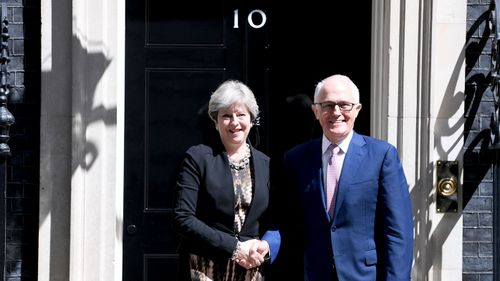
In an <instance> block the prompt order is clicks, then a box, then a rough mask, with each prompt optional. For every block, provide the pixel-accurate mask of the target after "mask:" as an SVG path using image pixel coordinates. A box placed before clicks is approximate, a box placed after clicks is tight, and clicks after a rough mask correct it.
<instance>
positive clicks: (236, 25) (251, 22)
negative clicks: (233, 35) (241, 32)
mask: <svg viewBox="0 0 500 281" xmlns="http://www.w3.org/2000/svg"><path fill="white" fill-rule="evenodd" d="M255 13H257V14H259V15H260V17H261V18H262V21H261V22H260V24H255V23H254V22H253V18H252V16H253V14H255ZM247 21H248V24H249V25H250V26H251V27H253V28H255V29H259V28H261V27H263V26H264V25H265V24H266V21H267V16H266V13H264V11H262V10H258V9H256V10H253V11H251V12H250V13H249V14H248V18H247ZM233 28H240V26H239V17H238V9H236V10H234V25H233Z"/></svg>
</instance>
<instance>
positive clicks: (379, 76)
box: [371, 0, 467, 281]
mask: <svg viewBox="0 0 500 281" xmlns="http://www.w3.org/2000/svg"><path fill="white" fill-rule="evenodd" d="M372 3H373V21H374V22H373V29H372V30H373V32H372V46H373V48H372V90H373V91H372V99H371V100H372V105H371V112H372V126H371V128H372V135H373V136H375V137H379V138H382V139H386V140H388V141H389V142H391V143H392V144H394V145H395V146H396V147H397V148H398V150H399V153H400V156H401V159H402V161H403V166H404V169H405V172H406V176H407V178H408V181H409V184H410V191H411V197H412V207H413V215H414V224H415V227H414V237H415V243H414V266H413V271H412V280H450V281H451V280H461V278H462V213H461V210H462V206H461V198H462V193H461V191H460V192H459V202H460V205H459V212H458V213H446V214H441V213H437V212H436V206H435V178H436V177H435V166H436V162H437V161H438V160H458V161H459V163H460V165H459V167H460V168H459V170H460V175H461V174H462V172H461V171H462V167H463V162H462V155H461V150H462V144H463V123H464V120H463V102H464V94H463V92H464V88H465V74H464V73H465V72H464V66H465V52H464V50H465V30H466V9H467V3H466V1H465V0H460V1H458V2H457V1H455V0H443V1H428V0H420V1H389V0H382V1H373V2H372Z"/></svg>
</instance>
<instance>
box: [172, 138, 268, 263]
mask: <svg viewBox="0 0 500 281" xmlns="http://www.w3.org/2000/svg"><path fill="white" fill-rule="evenodd" d="M251 155H252V157H251V164H252V165H251V169H252V182H253V198H252V202H251V205H250V207H249V209H248V212H247V216H246V219H245V222H244V224H243V226H242V229H241V232H240V233H239V235H237V234H236V233H235V232H234V214H235V213H234V206H235V202H234V200H235V198H234V187H233V177H232V174H231V169H230V167H229V161H228V158H227V153H226V152H225V150H223V149H220V148H212V147H209V146H206V145H196V146H193V147H191V148H190V149H188V150H187V152H186V154H185V157H184V159H183V161H182V163H181V166H180V172H179V175H178V179H177V185H176V203H175V209H174V218H175V225H176V228H177V230H178V232H179V234H181V239H182V241H181V251H184V253H186V252H187V253H196V254H199V255H203V256H207V257H212V258H216V257H220V258H229V257H231V255H232V253H233V251H234V249H235V247H236V242H237V236H238V237H239V238H238V239H239V240H240V241H245V240H248V239H251V238H259V237H260V236H261V235H262V234H263V232H264V231H265V228H267V227H268V225H266V224H267V223H266V222H264V221H265V217H266V216H265V213H266V210H267V207H268V204H269V188H270V184H269V157H268V156H266V155H265V154H263V153H262V152H260V151H258V150H256V149H255V148H253V147H251Z"/></svg>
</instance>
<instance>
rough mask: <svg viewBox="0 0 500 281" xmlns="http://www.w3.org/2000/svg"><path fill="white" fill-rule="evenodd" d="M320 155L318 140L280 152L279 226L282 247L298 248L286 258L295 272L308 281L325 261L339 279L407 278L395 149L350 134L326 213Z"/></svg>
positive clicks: (407, 246)
mask: <svg viewBox="0 0 500 281" xmlns="http://www.w3.org/2000/svg"><path fill="white" fill-rule="evenodd" d="M321 156H322V151H321V139H315V140H312V141H309V142H307V143H304V144H302V145H299V146H296V147H294V148H292V149H291V150H289V151H288V152H287V153H286V154H285V160H284V169H285V170H284V172H285V176H286V178H287V183H288V185H287V187H288V188H290V194H291V197H290V198H289V200H291V201H289V205H290V206H293V207H292V208H291V209H290V210H289V212H290V213H292V214H293V215H292V217H293V218H294V219H291V220H289V221H288V227H285V228H284V232H285V233H283V235H282V236H283V239H284V240H285V237H286V241H287V243H288V244H286V245H285V244H283V246H282V248H283V250H284V249H285V248H287V247H290V248H293V250H288V251H287V252H300V253H303V256H302V257H301V258H302V259H300V260H295V261H293V259H292V260H291V263H290V264H293V265H294V266H295V265H296V264H299V265H301V266H303V267H300V268H303V272H301V273H300V274H302V273H303V276H304V279H305V280H309V281H323V280H325V281H326V280H331V276H332V272H333V266H332V265H334V266H335V268H336V270H337V275H338V278H339V280H340V281H358V280H359V281H374V280H410V271H411V266H412V258H413V218H412V209H411V202H410V196H409V192H408V184H407V181H406V178H405V175H404V172H403V168H402V166H401V163H400V160H399V156H398V154H397V151H396V149H395V148H394V147H393V146H392V145H390V144H389V143H387V142H383V141H380V140H376V139H373V138H370V137H367V136H362V135H359V134H357V133H354V135H353V138H352V141H351V143H350V144H349V149H348V151H347V154H346V155H345V158H344V163H343V166H342V171H341V175H340V179H339V183H338V191H337V192H338V193H337V199H336V200H337V201H336V204H335V212H334V217H333V219H332V220H330V217H329V215H328V212H327V210H326V208H325V195H324V187H323V172H324V171H322V162H321ZM294 210H296V212H295V213H293V212H294ZM287 231H288V232H287ZM294 262H295V263H294Z"/></svg>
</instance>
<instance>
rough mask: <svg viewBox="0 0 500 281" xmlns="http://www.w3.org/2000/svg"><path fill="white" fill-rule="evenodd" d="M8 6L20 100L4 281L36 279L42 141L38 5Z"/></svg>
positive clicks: (16, 1) (11, 2) (10, 170)
mask: <svg viewBox="0 0 500 281" xmlns="http://www.w3.org/2000/svg"><path fill="white" fill-rule="evenodd" d="M0 3H7V8H8V17H7V19H8V21H9V26H8V27H9V35H10V38H9V50H10V59H11V61H10V63H9V70H10V77H9V79H10V80H9V81H10V84H11V85H15V86H16V87H17V91H18V98H17V99H16V100H11V101H10V102H9V104H8V109H9V110H10V112H11V113H12V114H13V115H14V117H15V119H16V121H15V124H13V125H12V126H11V128H10V136H11V137H10V140H9V142H8V144H9V146H10V148H11V152H12V155H11V157H10V158H9V159H8V162H7V190H6V228H5V238H6V252H5V277H4V280H6V281H18V280H19V281H20V280H23V281H29V280H37V256H38V212H39V211H38V210H39V208H38V200H39V192H38V189H39V158H40V157H39V151H38V150H39V147H40V145H39V140H40V133H39V131H40V129H39V123H40V34H41V32H40V28H41V26H40V2H39V1H36V0H35V1H22V0H0Z"/></svg>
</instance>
